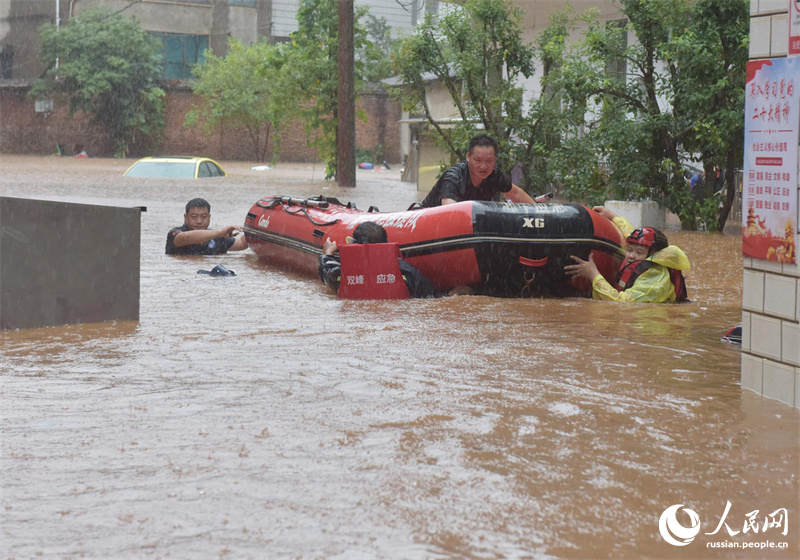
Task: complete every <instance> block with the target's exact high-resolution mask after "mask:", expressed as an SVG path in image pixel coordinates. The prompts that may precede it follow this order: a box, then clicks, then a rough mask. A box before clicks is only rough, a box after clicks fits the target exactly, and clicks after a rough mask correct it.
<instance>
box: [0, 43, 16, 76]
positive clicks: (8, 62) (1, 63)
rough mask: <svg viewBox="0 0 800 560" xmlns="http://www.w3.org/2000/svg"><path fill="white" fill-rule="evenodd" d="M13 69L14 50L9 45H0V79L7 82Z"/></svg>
mask: <svg viewBox="0 0 800 560" xmlns="http://www.w3.org/2000/svg"><path fill="white" fill-rule="evenodd" d="M13 67H14V49H13V48H12V47H11V46H9V45H0V79H2V80H8V79H10V78H11V77H12V76H11V74H12V72H11V69H12V68H13Z"/></svg>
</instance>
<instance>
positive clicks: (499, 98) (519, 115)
mask: <svg viewBox="0 0 800 560" xmlns="http://www.w3.org/2000/svg"><path fill="white" fill-rule="evenodd" d="M520 21H521V12H520V10H519V9H518V8H515V7H513V6H512V5H511V3H510V2H508V1H506V0H503V1H497V0H467V1H466V2H464V3H463V5H462V6H461V7H460V8H456V9H452V10H450V11H448V12H447V13H446V14H444V15H442V16H441V17H440V18H438V20H437V19H434V18H432V17H430V16H428V17H427V18H426V21H425V22H424V23H423V24H422V25H420V26H419V27H418V28H417V29H416V30H415V32H414V33H413V34H412V35H410V36H408V37H406V38H404V39H403V40H402V41H401V42H400V43H399V44H398V46H397V48H396V49H395V51H394V54H393V68H394V70H395V72H396V73H397V75H398V77H399V79H400V86H399V87H397V88H395V89H394V90H393V91H392V94H393V96H394V97H395V98H396V99H397V100H398V101H399V102H400V103H401V104H402V106H403V109H404V110H406V111H409V112H411V113H412V114H416V115H420V116H422V117H423V118H424V119H425V120H426V121H427V123H428V126H429V127H430V129H431V131H432V132H433V134H434V138H435V139H436V140H437V142H438V144H439V145H440V146H441V147H443V148H444V149H445V150H446V151H447V153H449V155H450V161H449V162H448V163H450V164H452V163H454V162H455V161H457V160H459V159H463V158H464V156H465V155H466V149H467V145H468V143H469V139H470V138H471V137H472V136H473V135H474V134H475V133H476V132H477V131H478V130H479V129H483V130H484V131H485V132H486V133H488V134H489V135H491V136H492V137H494V138H495V140H497V142H498V144H499V146H500V158H499V164H500V166H501V167H502V168H504V169H505V170H506V171H508V170H510V168H511V167H512V166H513V165H514V164H516V163H519V164H520V165H521V166H522V171H523V175H524V177H525V179H526V180H525V182H524V183H523V185H522V186H523V187H526V188H528V189H529V190H532V189H534V188H536V187H534V186H533V185H537V186H538V187H539V188H541V185H542V183H544V182H545V181H547V179H548V174H549V172H548V170H547V165H546V158H547V155H548V153H549V151H551V150H552V149H553V148H554V147H555V146H557V145H558V143H559V135H558V134H555V133H554V131H557V130H558V129H559V128H560V126H561V125H560V124H558V123H560V122H561V120H562V119H564V118H565V117H566V116H568V115H567V113H565V112H564V111H563V110H562V107H561V103H560V101H559V95H558V94H556V93H554V92H550V91H546V92H545V93H544V94H542V95H541V96H539V97H537V98H533V99H527V100H525V99H524V88H523V81H524V80H526V79H528V78H531V77H532V76H533V73H534V64H535V60H536V59H537V58H538V59H541V60H544V59H547V60H549V61H550V63H551V66H552V65H557V64H558V62H559V61H560V57H561V53H562V50H563V45H564V38H565V36H566V33H567V29H566V22H567V20H566V18H564V17H562V18H560V20H558V21H554V22H553V27H552V28H551V29H550V31H549V33H548V34H547V35H546V37H543V39H542V40H540V42H539V44H538V47H537V46H534V45H531V44H527V43H525V42H524V41H523V40H522V29H521V25H520ZM431 84H438V86H439V87H441V88H443V89H444V91H446V93H447V96H448V98H449V100H450V101H452V104H453V107H454V111H455V112H454V114H453V115H451V118H450V119H449V120H447V121H445V120H440V119H438V118H437V115H434V114H433V110H432V107H431V104H432V101H431Z"/></svg>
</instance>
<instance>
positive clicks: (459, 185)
mask: <svg viewBox="0 0 800 560" xmlns="http://www.w3.org/2000/svg"><path fill="white" fill-rule="evenodd" d="M497 151H498V148H497V142H495V141H494V138H492V137H491V136H489V135H488V134H478V135H477V136H475V137H474V138H473V139H472V140H470V141H469V148H468V149H467V159H466V161H462V162H460V163H457V164H456V165H454V166H453V167H451V168H450V169H448V170H447V171H445V172H444V173H442V176H441V177H439V180H438V181H436V184H435V185H434V186H433V189H431V192H430V193H428V196H426V197H425V199H424V200H423V201H422V207H423V208H430V207H433V206H442V205H445V204H453V203H455V202H462V201H464V200H494V198H495V196H496V195H497V193H503V195H504V196H505V197H506V198H507V199H508V200H510V201H512V202H527V203H533V199H532V198H531V197H530V195H529V194H528V193H526V192H525V191H524V190H522V189H521V188H520V187H518V186H517V185H514V184H512V183H511V179H510V178H509V177H508V176H507V175H506V174H505V173H503V172H502V171H500V170H499V169H497Z"/></svg>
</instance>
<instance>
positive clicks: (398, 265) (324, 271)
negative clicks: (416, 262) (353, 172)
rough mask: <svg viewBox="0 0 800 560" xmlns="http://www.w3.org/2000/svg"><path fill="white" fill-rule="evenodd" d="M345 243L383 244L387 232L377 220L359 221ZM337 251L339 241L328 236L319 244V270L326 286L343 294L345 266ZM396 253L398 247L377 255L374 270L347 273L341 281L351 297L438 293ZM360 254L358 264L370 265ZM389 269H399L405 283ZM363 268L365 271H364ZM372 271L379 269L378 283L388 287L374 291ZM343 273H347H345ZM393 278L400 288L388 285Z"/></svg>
mask: <svg viewBox="0 0 800 560" xmlns="http://www.w3.org/2000/svg"><path fill="white" fill-rule="evenodd" d="M347 243H348V247H349V246H350V244H356V245H370V246H371V247H372V246H374V245H373V244H382V245H384V246H385V245H386V244H387V243H388V236H387V233H386V230H385V229H384V228H383V226H381V225H380V224H376V223H375V222H362V223H360V224H359V225H358V227H356V229H355V230H354V231H353V236H352V237H348V238H347ZM387 248H389V247H387ZM364 249H366V247H364ZM343 251H344V250H343ZM337 252H338V245H337V244H336V242H335V241H332V240H331V238H330V237H328V238H327V239H326V240H325V243H324V244H323V245H322V255H320V258H319V271H318V274H319V278H320V280H322V282H323V283H324V284H325V285H326V286H328V287H329V288H330V289H332V290H333V291H334V292H337V293H338V294H339V295H340V296H342V295H343V294H342V290H341V287H342V277H343V272H342V269H343V268H344V267H343V265H342V263H341V260H340V258H339V255H337ZM396 255H399V249H396V248H395V252H393V253H390V254H387V255H384V256H383V257H382V258H381V257H378V260H379V262H378V266H377V267H375V268H374V269H373V270H366V271H357V273H356V274H355V275H354V276H348V280H350V281H349V282H348V281H347V280H345V282H344V284H345V287H346V289H347V290H350V291H351V293H353V294H354V295H353V296H352V297H355V298H356V299H373V297H372V296H373V295H375V294H379V295H375V297H374V299H400V298H403V297H406V298H407V297H409V296H411V297H415V298H427V297H438V296H439V295H440V294H439V292H438V290H437V289H436V288H435V287H434V285H433V284H431V282H430V280H428V279H427V278H426V277H425V275H423V274H422V273H421V272H420V271H419V270H417V269H416V268H414V267H413V266H411V265H410V264H408V263H407V262H406V261H404V260H403V259H402V258H398V257H397V256H396ZM360 256H361V257H362V262H360V263H358V264H359V265H362V266H366V267H367V268H368V269H369V267H370V265H369V263H366V262H364V261H365V260H368V259H363V258H364V257H366V256H367V255H360ZM376 256H377V255H376ZM389 261H391V262H389ZM381 267H386V269H385V270H381ZM392 269H395V270H396V271H397V272H399V277H400V278H402V280H403V284H404V285H405V286H404V287H402V288H401V286H402V285H401V284H400V283H399V278H395V274H394V273H391V270H392ZM364 272H366V273H367V274H364ZM387 272H389V273H387ZM359 273H360V274H359ZM375 273H378V276H379V277H381V281H380V282H378V283H379V284H382V285H383V287H386V288H389V291H388V292H387V291H386V290H383V289H381V288H380V287H379V288H378V290H377V291H376V292H373V291H372V289H371V288H370V284H371V282H370V276H375ZM344 276H347V275H346V274H345V275H344ZM395 279H397V280H398V282H397V284H398V286H396V288H399V291H398V290H395V289H393V288H394V287H392V286H390V285H389V284H390V283H394V280H395ZM353 290H354V291H353ZM359 292H362V293H359ZM380 294H388V296H387V297H384V296H383V295H380Z"/></svg>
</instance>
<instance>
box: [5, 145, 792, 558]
mask: <svg viewBox="0 0 800 560" xmlns="http://www.w3.org/2000/svg"><path fill="white" fill-rule="evenodd" d="M131 163H132V161H130V160H128V161H123V160H111V159H108V160H105V159H88V160H78V159H71V158H36V157H19V156H8V155H0V196H11V197H29V198H37V199H48V200H61V201H69V202H80V203H92V204H103V205H113V206H146V207H147V211H146V212H145V213H143V214H142V221H141V223H142V238H141V303H140V321H139V322H138V323H108V324H91V325H71V326H65V327H54V328H44V329H32V330H21V331H7V332H0V347H1V348H2V355H1V356H0V418H2V425H1V427H0V438H2V441H1V445H2V465H1V467H2V475H1V476H2V498H1V499H2V505H1V506H0V560H8V559H12V558H13V559H23V558H25V559H27V558H59V559H60V558H98V559H112V558H113V559H117V558H120V559H139V558H176V559H184V558H185V559H200V558H232V559H247V558H253V559H262V558H302V559H316V558H324V559H328V558H340V559H395V558H398V559H431V558H458V559H462V558H470V559H493V558H531V559H551V558H552V559H556V558H565V559H589V558H610V559H621V558H631V559H638V558H677V559H693V558H767V559H779V558H780V559H783V558H798V557H800V523H799V522H798V519H800V507H799V506H800V503H799V502H800V498H799V497H800V481H798V476H800V474H799V473H800V412H799V411H798V410H794V409H792V408H790V407H788V406H786V405H783V404H780V403H778V402H775V401H771V400H767V399H762V398H761V397H758V396H756V395H755V394H754V393H751V392H749V391H743V390H741V388H740V386H739V371H740V365H739V364H740V354H739V349H738V347H736V346H731V345H728V344H726V343H724V342H721V341H720V336H722V334H724V333H725V331H726V330H727V329H728V328H730V327H732V326H734V325H737V324H740V322H741V284H742V258H741V237H740V233H739V231H738V230H736V229H733V230H732V231H731V232H730V233H729V234H726V235H707V234H702V233H697V232H681V231H674V230H669V231H667V232H666V233H667V235H668V237H669V239H670V242H671V243H673V244H676V245H679V246H680V247H682V248H683V249H684V250H685V251H686V253H687V254H688V255H689V258H690V259H691V261H692V264H693V270H692V273H691V275H690V276H689V278H688V281H687V283H688V287H689V297H690V298H691V300H692V302H691V303H688V304H683V305H623V304H614V303H608V302H595V301H591V300H585V299H497V298H488V297H482V296H455V297H449V298H443V299H438V300H401V301H382V302H363V301H361V302H359V301H345V300H339V299H337V298H336V296H335V295H334V294H333V293H331V292H329V291H328V290H327V289H326V288H325V287H324V286H323V285H322V284H321V282H319V281H318V280H317V279H315V278H307V277H304V276H300V275H297V274H293V273H288V272H284V271H281V270H278V269H274V268H270V267H268V266H266V265H264V264H263V263H260V262H259V261H257V260H256V259H255V258H254V255H253V254H252V253H251V252H250V251H245V252H241V253H231V254H228V255H223V256H219V257H168V256H165V255H164V244H165V240H166V233H167V231H168V230H169V229H170V228H171V227H174V226H178V225H181V223H182V219H183V218H182V216H183V212H184V205H185V203H186V202H187V201H188V200H189V199H191V198H194V197H196V196H201V197H203V198H206V199H207V200H208V201H209V202H210V203H211V215H212V216H211V224H212V227H221V226H224V225H228V224H242V223H243V222H244V219H245V214H246V213H247V211H248V210H249V209H250V207H251V205H252V204H253V203H254V202H255V201H257V200H258V199H260V198H262V197H264V196H267V195H272V194H284V195H292V196H313V195H318V194H324V195H327V196H336V197H338V198H339V199H340V200H342V201H344V202H346V201H353V202H355V203H356V204H357V205H358V207H359V208H368V207H369V206H370V205H376V206H378V207H379V208H380V209H381V210H382V211H396V210H404V209H406V208H407V207H408V206H409V204H411V203H412V202H414V201H416V200H420V199H421V198H422V196H424V194H425V193H417V191H416V190H415V188H414V186H413V185H410V184H406V183H402V182H400V181H399V178H400V171H399V170H397V169H392V170H390V171H363V170H360V171H359V172H358V173H359V175H358V186H357V188H355V189H350V190H344V191H340V190H339V189H338V188H337V187H336V185H335V183H333V182H325V181H324V180H323V177H324V169H323V167H322V166H319V165H317V166H313V167H312V166H297V165H291V164H285V165H279V166H278V167H277V168H275V169H272V170H268V171H255V170H252V169H250V167H251V166H253V165H256V164H253V163H250V164H248V163H243V162H221V163H222V165H223V166H224V167H225V168H226V170H227V171H228V173H229V175H230V177H228V178H226V179H219V180H217V179H207V180H202V181H191V180H175V181H169V180H148V179H133V178H125V177H122V173H123V172H124V171H125V169H127V166H128V165H130V164H131ZM97 235H98V236H113V235H114V232H113V231H103V232H97ZM39 242H53V241H52V240H39ZM216 264H223V265H225V266H226V267H227V268H229V269H231V270H233V271H235V272H236V274H237V276H235V277H230V278H213V277H209V276H206V275H198V274H197V271H198V270H199V269H205V270H210V269H211V268H212V267H213V266H214V265H216ZM54 273H55V274H57V273H59V271H54ZM728 502H730V504H731V506H730V510H729V511H728V513H727V517H726V519H725V522H726V523H727V525H728V526H729V527H730V530H731V531H734V532H736V531H738V534H735V535H733V536H731V535H729V533H728V530H727V529H726V528H725V526H721V527H720V529H719V531H718V532H716V533H715V534H712V535H709V534H706V533H712V532H714V531H715V529H717V528H718V525H720V520H721V519H722V518H723V514H724V512H725V511H726V504H727V503H728ZM674 504H683V505H684V507H686V508H689V509H691V510H694V511H695V512H696V513H697V515H698V516H699V519H700V523H701V525H700V528H701V530H700V533H699V534H698V535H697V537H696V539H695V540H694V542H691V543H689V544H688V545H686V546H683V547H676V546H673V545H670V544H668V543H667V542H665V540H664V539H663V538H662V537H661V535H660V534H659V517H660V516H661V514H662V512H664V510H665V509H666V508H668V507H669V506H672V505H674ZM781 508H785V509H786V510H787V512H788V515H787V517H788V522H786V523H785V526H786V529H787V530H786V534H785V535H784V534H783V529H782V528H780V527H771V528H769V529H768V530H766V531H764V530H763V525H764V519H765V517H767V516H769V515H770V514H772V513H773V512H776V511H777V510H780V509H781ZM755 510H758V513H756V514H752V512H754V511H755ZM681 513H683V512H681ZM748 515H752V516H753V517H754V518H755V519H756V520H757V521H758V522H759V527H758V529H759V531H758V533H755V532H754V531H753V529H752V528H749V530H748V531H747V532H744V531H743V528H745V527H746V521H748V520H749V517H748ZM678 520H679V521H680V522H681V523H682V524H683V525H684V526H689V525H690V523H689V518H688V517H680V516H679V517H678ZM720 543H723V544H721V545H720ZM724 543H728V544H727V547H726V548H720V547H719V546H722V547H725V546H726V545H725V544H724ZM733 543H738V544H736V545H734V544H733ZM751 543H767V544H766V545H765V546H769V543H774V546H775V548H766V549H763V550H759V549H755V550H754V549H753V548H742V547H743V546H745V545H747V544H751ZM782 543H786V545H785V546H786V547H785V548H778V547H779V546H780V545H782ZM734 546H738V548H733V547H734Z"/></svg>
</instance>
